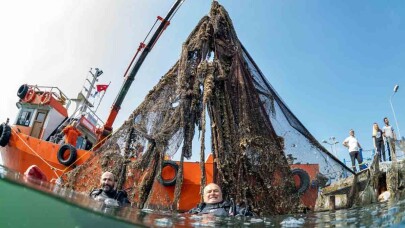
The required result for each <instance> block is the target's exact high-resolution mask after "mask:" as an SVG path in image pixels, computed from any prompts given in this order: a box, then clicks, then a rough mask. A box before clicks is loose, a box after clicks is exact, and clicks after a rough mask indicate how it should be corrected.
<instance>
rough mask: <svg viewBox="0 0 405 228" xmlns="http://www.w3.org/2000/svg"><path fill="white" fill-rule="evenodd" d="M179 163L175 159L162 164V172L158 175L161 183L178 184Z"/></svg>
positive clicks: (165, 184) (164, 184)
mask: <svg viewBox="0 0 405 228" xmlns="http://www.w3.org/2000/svg"><path fill="white" fill-rule="evenodd" d="M178 171H179V165H177V163H176V162H174V161H164V162H163V165H162V173H161V174H160V176H159V177H158V181H159V183H161V184H162V185H163V186H173V185H175V184H176V178H177V172H178Z"/></svg>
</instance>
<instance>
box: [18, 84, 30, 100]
mask: <svg viewBox="0 0 405 228" xmlns="http://www.w3.org/2000/svg"><path fill="white" fill-rule="evenodd" d="M28 89H29V87H28V85H27V84H24V85H21V86H20V88H18V91H17V96H18V97H19V98H20V99H24V97H25V95H26V94H27V92H28Z"/></svg>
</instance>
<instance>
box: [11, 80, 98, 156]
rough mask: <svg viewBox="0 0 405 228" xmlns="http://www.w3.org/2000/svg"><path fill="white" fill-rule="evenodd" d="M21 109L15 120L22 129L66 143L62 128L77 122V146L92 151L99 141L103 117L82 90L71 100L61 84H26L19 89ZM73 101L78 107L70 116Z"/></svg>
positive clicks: (50, 139)
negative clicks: (97, 136) (100, 118)
mask: <svg viewBox="0 0 405 228" xmlns="http://www.w3.org/2000/svg"><path fill="white" fill-rule="evenodd" d="M17 96H18V97H19V98H20V100H19V101H18V102H17V107H18V108H19V112H18V115H17V118H16V121H15V123H14V125H15V126H17V127H18V129H19V131H20V132H22V133H24V134H26V135H29V136H31V137H35V138H38V139H42V140H46V141H52V142H54V143H57V144H59V143H62V142H63V141H64V140H63V132H62V130H63V129H64V128H65V127H66V126H68V125H69V124H72V123H73V122H76V123H77V124H76V125H75V127H76V129H77V130H78V131H79V132H80V133H81V136H79V137H78V139H77V142H76V148H78V149H86V150H89V149H91V148H92V146H93V145H95V144H96V141H97V138H96V129H97V126H98V122H99V118H97V116H96V115H95V113H93V112H92V110H91V109H90V108H91V107H93V106H92V104H91V103H90V102H89V101H88V100H87V99H86V97H85V96H84V95H83V94H82V92H80V93H79V95H78V98H77V99H69V98H68V97H67V96H66V95H65V94H64V93H63V92H62V91H61V90H60V89H59V88H58V87H47V86H37V85H27V84H24V85H22V86H21V87H20V88H19V89H18V92H17ZM72 102H75V103H76V109H75V111H74V113H73V114H72V115H70V116H69V114H68V110H69V107H70V105H71V104H72Z"/></svg>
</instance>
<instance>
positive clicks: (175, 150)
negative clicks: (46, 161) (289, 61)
mask: <svg viewBox="0 0 405 228" xmlns="http://www.w3.org/2000/svg"><path fill="white" fill-rule="evenodd" d="M196 132H197V133H198V134H196ZM193 140H194V141H195V140H197V141H199V142H200V143H199V144H200V145H199V146H197V148H193ZM206 141H209V142H210V143H209V144H208V147H210V148H206V146H207V145H206V143H205V142H206ZM207 151H209V152H212V153H213V156H214V158H215V173H214V180H215V182H216V183H218V184H219V185H220V186H221V187H222V189H223V193H224V197H225V198H233V199H235V200H236V201H237V202H244V203H247V204H249V205H250V206H251V207H252V210H253V211H255V212H257V213H261V214H263V213H267V214H284V213H289V212H293V211H294V210H296V208H297V206H298V205H297V204H298V203H297V202H299V200H298V197H299V195H298V194H296V193H295V184H294V181H293V178H292V174H291V170H290V167H289V163H288V159H287V157H289V158H293V159H295V160H294V163H315V164H319V165H320V172H321V173H322V174H324V175H325V176H327V177H329V178H330V179H336V178H338V177H339V176H341V175H342V174H344V173H345V172H347V171H348V169H347V168H346V167H345V166H343V165H342V164H341V163H340V162H339V161H338V160H336V159H334V158H333V156H331V155H330V154H329V152H328V151H326V150H325V149H324V148H323V147H322V146H321V145H320V144H319V143H318V142H317V141H316V140H315V139H314V137H313V136H312V135H311V134H310V133H309V132H308V130H307V129H306V128H305V127H304V126H303V125H302V124H301V122H300V121H299V120H298V119H297V118H296V117H295V116H294V115H293V114H292V112H291V111H290V110H289V108H288V107H287V106H286V105H285V103H284V102H283V101H282V100H281V98H280V96H278V94H277V93H276V92H275V90H274V89H273V88H272V86H271V85H270V83H269V82H268V81H267V80H266V78H265V77H264V75H263V74H262V72H261V71H260V69H259V68H258V67H257V66H256V64H255V63H254V61H253V59H252V58H251V57H250V55H249V54H248V52H247V51H246V50H245V49H244V47H243V46H242V44H241V43H240V41H239V39H238V38H237V35H236V32H235V30H234V28H233V25H232V21H231V19H230V18H229V16H228V14H227V12H226V10H225V9H224V8H223V7H222V6H221V5H219V4H218V3H217V2H216V1H214V2H213V3H212V8H211V11H210V14H209V16H205V17H203V18H202V19H201V20H200V22H199V23H198V25H197V26H196V27H195V29H194V30H193V31H192V33H191V34H190V35H189V37H188V39H187V40H186V41H185V43H184V44H183V48H182V53H181V57H180V59H179V60H178V61H177V62H176V63H175V64H174V66H173V67H172V68H171V69H170V70H169V71H168V72H167V73H166V74H165V75H164V76H163V77H162V78H161V80H160V81H159V82H158V84H157V85H156V86H155V87H154V88H153V89H152V90H151V91H150V92H149V93H148V95H147V96H146V98H145V100H144V101H143V102H142V103H141V105H140V106H139V107H138V108H136V109H135V110H134V112H133V113H132V114H131V115H130V116H129V118H128V119H127V121H125V123H124V124H123V125H122V126H121V127H120V128H119V129H118V130H116V132H115V133H114V134H113V135H112V136H111V137H110V138H109V139H108V140H107V141H106V143H105V144H104V145H103V146H102V147H101V148H100V149H99V150H98V151H97V152H96V155H95V156H94V157H93V158H92V159H90V161H89V162H87V163H86V164H85V165H82V166H80V167H77V168H76V169H75V170H74V171H73V172H71V173H69V175H68V177H69V180H68V185H71V186H74V185H75V182H77V181H79V180H80V178H87V177H88V176H86V175H83V174H84V173H85V172H86V171H85V170H92V171H93V172H94V169H96V168H95V167H94V166H95V164H98V165H99V166H98V169H101V170H107V169H109V170H111V169H113V170H112V171H113V172H114V173H115V174H118V175H119V178H118V179H119V181H118V188H126V189H129V192H130V196H132V197H135V201H136V202H137V205H138V207H140V208H143V207H145V206H146V205H147V203H148V200H149V199H150V197H151V195H152V194H153V191H154V189H153V183H154V181H155V179H156V177H157V176H159V175H160V172H161V170H162V162H163V161H164V159H165V158H167V157H172V156H174V155H175V154H177V155H178V156H179V158H180V159H179V160H180V165H179V171H178V173H177V181H176V185H175V193H174V199H173V202H171V204H172V207H173V208H174V209H176V207H177V205H178V200H179V196H180V193H181V187H182V184H183V162H184V159H185V158H186V159H187V158H190V157H191V156H192V153H200V167H201V171H202V172H201V173H202V177H201V188H203V187H204V186H205V185H206V176H205V171H204V170H205V165H204V160H205V157H206V153H208V152H207ZM286 155H288V156H286ZM89 172H90V171H89ZM79 173H80V175H79ZM90 186H91V185H88V186H87V188H89V187H90ZM93 187H94V186H93Z"/></svg>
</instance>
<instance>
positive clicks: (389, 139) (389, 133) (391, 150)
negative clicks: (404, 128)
mask: <svg viewBox="0 0 405 228" xmlns="http://www.w3.org/2000/svg"><path fill="white" fill-rule="evenodd" d="M384 124H385V126H384V127H383V133H384V134H383V135H384V140H385V144H386V145H387V151H388V160H389V161H391V155H395V140H396V138H397V137H396V135H395V132H394V128H393V127H392V126H391V125H390V121H389V120H388V118H387V117H385V118H384Z"/></svg>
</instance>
